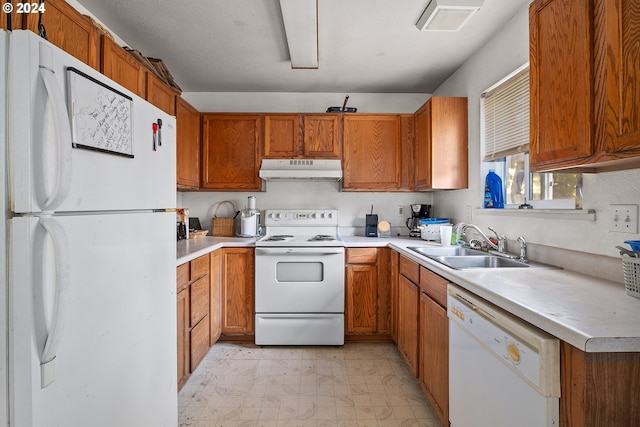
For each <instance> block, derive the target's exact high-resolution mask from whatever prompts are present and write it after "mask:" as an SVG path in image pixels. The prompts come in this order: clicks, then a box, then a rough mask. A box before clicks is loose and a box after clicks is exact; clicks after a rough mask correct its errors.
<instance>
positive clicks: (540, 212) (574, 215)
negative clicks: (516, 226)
mask: <svg viewBox="0 0 640 427" xmlns="http://www.w3.org/2000/svg"><path fill="white" fill-rule="evenodd" d="M474 214H476V215H494V216H511V217H533V218H543V219H547V218H548V219H561V220H564V219H566V220H573V221H595V220H596V211H595V210H593V209H582V210H578V209H475V210H474Z"/></svg>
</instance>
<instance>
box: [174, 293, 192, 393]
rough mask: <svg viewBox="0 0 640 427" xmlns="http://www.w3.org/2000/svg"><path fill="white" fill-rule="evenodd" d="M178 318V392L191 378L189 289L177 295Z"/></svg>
mask: <svg viewBox="0 0 640 427" xmlns="http://www.w3.org/2000/svg"><path fill="white" fill-rule="evenodd" d="M177 302H178V305H177V314H178V315H177V317H178V328H177V334H178V390H180V389H181V388H182V386H183V385H184V383H185V382H187V379H188V378H189V373H190V372H191V371H190V368H189V367H190V363H189V361H190V359H191V356H190V352H191V349H190V341H191V340H190V337H189V329H190V325H189V289H183V290H182V291H180V292H178V295H177Z"/></svg>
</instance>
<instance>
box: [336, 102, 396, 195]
mask: <svg viewBox="0 0 640 427" xmlns="http://www.w3.org/2000/svg"><path fill="white" fill-rule="evenodd" d="M400 129H401V126H400V116H398V115H365V114H362V115H345V116H344V118H343V144H344V147H343V156H342V158H343V166H342V167H343V171H344V177H343V181H342V188H343V189H344V190H347V191H349V190H351V191H358V190H361V191H368V190H370V191H381V190H382V191H384V190H397V189H399V188H400V187H401V173H400V169H401V155H402V154H401V151H402V143H401V142H402V139H401V133H400Z"/></svg>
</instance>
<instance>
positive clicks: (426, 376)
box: [420, 293, 449, 425]
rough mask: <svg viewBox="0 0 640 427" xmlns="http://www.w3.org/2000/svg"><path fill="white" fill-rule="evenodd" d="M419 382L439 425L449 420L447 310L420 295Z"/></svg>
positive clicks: (424, 295)
mask: <svg viewBox="0 0 640 427" xmlns="http://www.w3.org/2000/svg"><path fill="white" fill-rule="evenodd" d="M420 383H421V386H422V388H423V389H424V390H425V394H426V396H427V399H428V400H429V403H430V404H431V407H432V408H433V410H434V412H435V413H436V415H437V416H438V419H439V420H440V422H441V423H442V425H447V424H448V419H449V323H448V319H447V311H446V310H445V309H444V308H442V307H441V306H440V305H438V304H437V303H436V302H435V301H434V300H432V299H431V298H429V296H428V295H427V294H425V293H421V294H420Z"/></svg>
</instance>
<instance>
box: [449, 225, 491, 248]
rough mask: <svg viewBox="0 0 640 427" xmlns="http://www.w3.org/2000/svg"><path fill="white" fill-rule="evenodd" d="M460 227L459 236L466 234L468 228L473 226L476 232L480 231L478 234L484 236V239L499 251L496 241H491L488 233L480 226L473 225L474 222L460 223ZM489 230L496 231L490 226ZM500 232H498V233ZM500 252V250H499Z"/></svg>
mask: <svg viewBox="0 0 640 427" xmlns="http://www.w3.org/2000/svg"><path fill="white" fill-rule="evenodd" d="M457 228H458V235H459V236H464V235H465V234H466V232H467V229H468V228H473V229H474V230H476V232H478V234H480V235H481V236H482V238H483V239H484V241H485V242H486V243H487V245H489V246H490V247H491V248H492V249H494V250H496V251H498V245H496V244H495V243H493V242H492V241H491V239H490V238H489V237H487V235H486V234H484V233H483V232H482V230H480V228H478V226H477V225H473V224H459V225H458V226H457ZM489 230H491V231H493V232H494V233H495V231H494V230H493V229H491V228H489ZM497 234H498V233H496V235H497ZM498 252H499V251H498Z"/></svg>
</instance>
